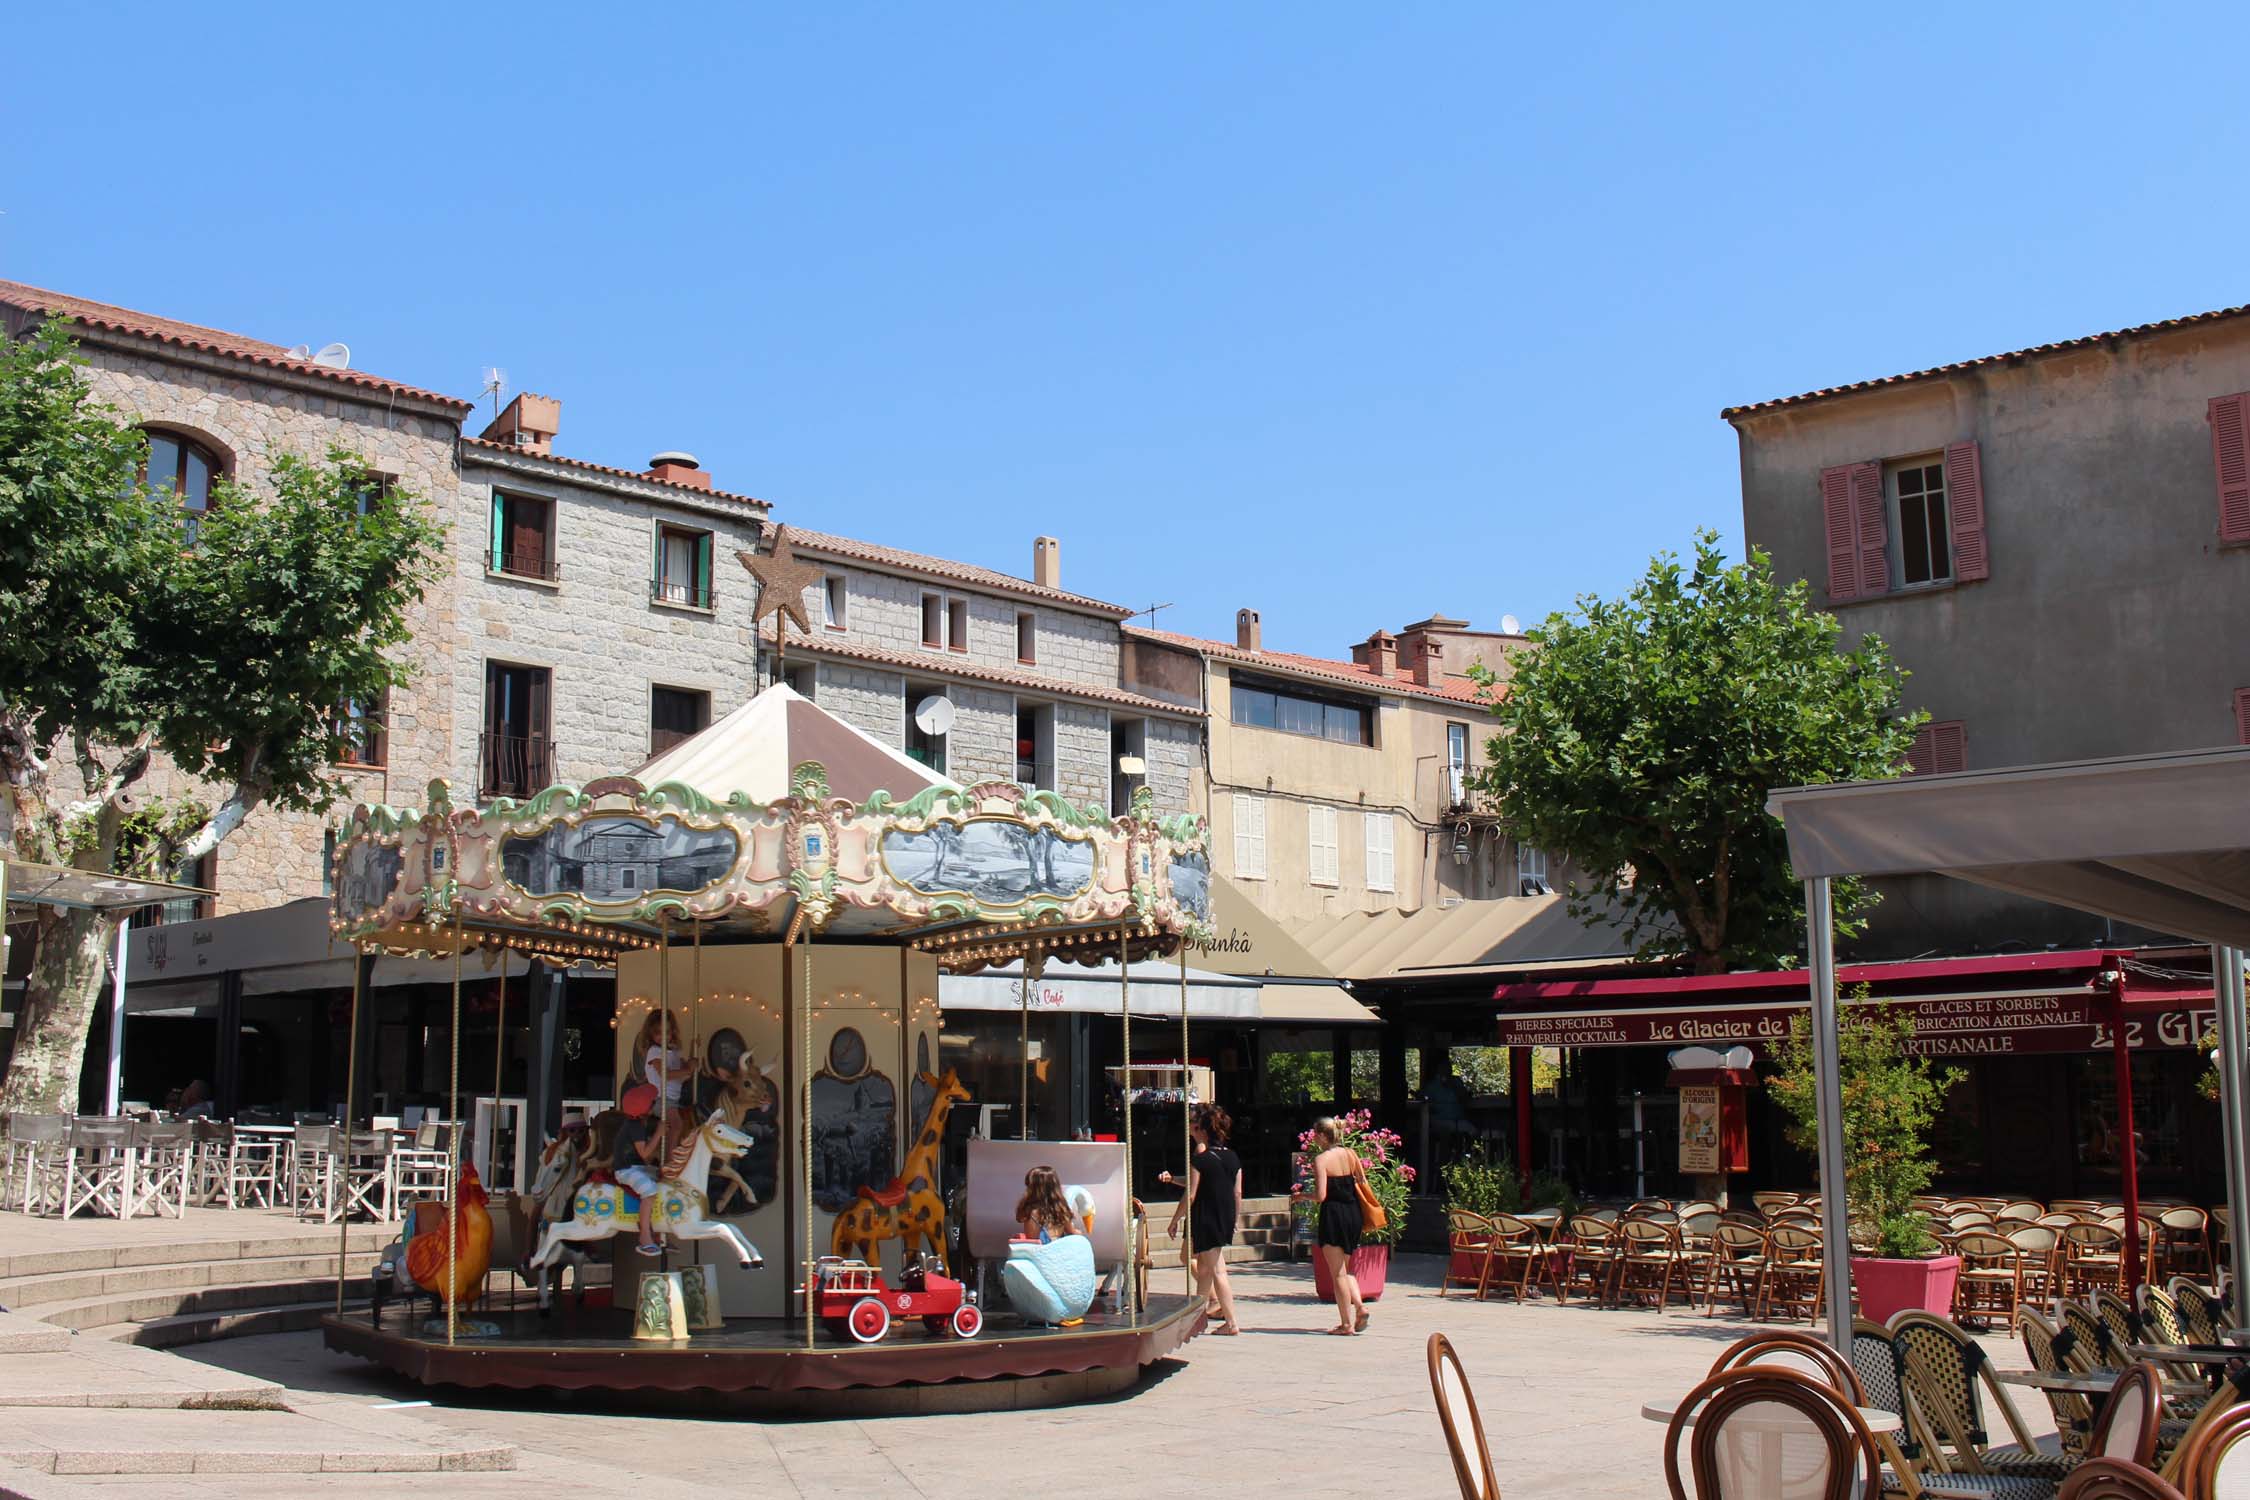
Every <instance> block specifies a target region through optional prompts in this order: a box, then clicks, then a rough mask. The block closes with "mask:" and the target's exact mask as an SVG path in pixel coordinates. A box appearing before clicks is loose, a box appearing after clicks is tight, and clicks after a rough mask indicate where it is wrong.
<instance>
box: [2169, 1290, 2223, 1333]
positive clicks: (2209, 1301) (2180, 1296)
mask: <svg viewBox="0 0 2250 1500" xmlns="http://www.w3.org/2000/svg"><path fill="white" fill-rule="evenodd" d="M2165 1290H2166V1291H2168V1292H2170V1293H2171V1294H2172V1305H2173V1306H2174V1307H2176V1308H2178V1309H2179V1314H2180V1328H2181V1329H2182V1330H2183V1331H2184V1332H2185V1333H2186V1334H2187V1336H2188V1342H2190V1343H2194V1344H2216V1343H2217V1342H2219V1335H2220V1333H2221V1332H2222V1331H2224V1330H2225V1329H2227V1328H2229V1327H2231V1326H2233V1325H2232V1324H2231V1323H2230V1322H2227V1321H2225V1320H2226V1319H2228V1318H2229V1317H2230V1316H2231V1315H2230V1314H2229V1313H2228V1312H2227V1305H2226V1302H2225V1300H2224V1299H2222V1298H2220V1297H2219V1296H2218V1295H2216V1294H2215V1293H2213V1292H2212V1291H2211V1290H2210V1289H2209V1288H2207V1287H2205V1286H2203V1285H2202V1284H2201V1283H2199V1282H2196V1281H2192V1280H2190V1279H2189V1278H2187V1277H2185V1276H2175V1277H2173V1278H2172V1280H2171V1282H2170V1284H2169V1285H2167V1286H2166V1287H2165Z"/></svg>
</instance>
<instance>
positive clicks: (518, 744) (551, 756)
mask: <svg viewBox="0 0 2250 1500" xmlns="http://www.w3.org/2000/svg"><path fill="white" fill-rule="evenodd" d="M554 784H555V746H554V742H553V741H552V740H550V739H548V738H547V737H546V736H545V735H543V734H539V735H521V734H491V733H486V734H480V735H478V736H477V790H478V793H479V794H480V795H482V796H486V797H528V796H530V795H531V794H532V793H533V792H538V791H544V790H546V789H547V788H548V787H550V786H553V785H554Z"/></svg>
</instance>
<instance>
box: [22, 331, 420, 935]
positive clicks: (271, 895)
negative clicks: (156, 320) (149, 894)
mask: <svg viewBox="0 0 2250 1500" xmlns="http://www.w3.org/2000/svg"><path fill="white" fill-rule="evenodd" d="M28 321H29V320H28V319H25V318H23V317H22V316H20V315H17V314H14V313H13V312H11V315H10V316H9V318H8V319H7V322H6V330H7V332H8V333H9V334H11V335H13V334H15V333H18V332H20V331H21V330H22V328H23V327H24V326H25V324H26V323H27V322H28ZM72 332H73V335H74V336H75V337H76V338H77V340H78V345H79V354H80V357H81V358H82V359H83V360H84V361H85V368H84V371H83V374H84V376H85V379H86V381H87V384H88V385H89V387H90V388H91V389H92V391H93V393H94V395H95V396H97V397H98V398H99V399H101V400H102V401H104V402H106V403H107V404H109V405H110V406H112V407H114V408H116V409H117V410H118V411H119V412H121V413H123V414H125V415H126V416H127V417H129V418H130V419H132V420H134V421H136V422H139V423H142V424H145V425H147V426H149V427H150V428H152V429H168V430H170V431H173V432H177V433H180V434H183V435H185V436H187V437H191V438H193V439H194V440H195V441H197V442H198V443H200V444H201V445H202V446H204V447H206V448H208V449H211V450H212V451H213V452H214V454H215V455H216V456H217V457H219V458H220V460H221V461H222V463H223V464H224V466H225V467H226V471H227V477H228V478H229V479H231V480H232V481H233V482H234V483H236V484H238V485H241V486H243V487H244V488H246V489H248V490H250V491H251V492H252V493H267V492H270V484H271V480H270V474H271V472H272V467H273V463H274V460H276V459H277V458H279V457H280V456H282V455H283V454H295V455H297V456H298V457H301V458H306V459H314V460H318V459H320V458H322V457H324V456H325V455H326V453H327V452H328V450H329V449H330V448H331V447H337V448H343V449H345V450H348V451H349V452H352V453H354V454H357V455H358V456H359V457H360V458H362V459H363V460H364V461H365V462H366V464H367V466H368V467H369V468H370V469H373V470H374V471H376V472H378V473H381V474H384V475H387V476H389V477H390V478H391V479H392V480H393V482H394V483H395V484H396V485H397V486H398V488H399V489H401V490H402V491H405V492H408V493H411V494H413V495H415V496H417V497H420V498H422V499H424V500H427V501H430V502H431V503H433V504H435V505H437V506H439V507H440V508H441V509H444V510H446V511H447V512H450V509H451V506H452V504H453V502H454V496H455V493H456V491H457V490H458V479H457V474H456V469H455V450H454V439H455V438H456V436H457V435H458V433H459V430H460V429H459V410H460V408H459V407H457V406H454V405H452V404H451V403H446V402H442V401H439V400H436V399H431V398H427V397H418V398H410V397H407V396H403V395H401V396H398V397H396V398H393V397H392V396H390V395H389V394H388V393H385V392H380V391H373V390H369V389H366V388H363V387H354V386H350V385H346V384H344V383H342V382H339V381H332V380H328V379H325V378H323V377H321V376H317V375H307V374H299V373H296V372H292V371H289V370H286V369H273V368H261V367H259V366H254V365H252V364H250V363H248V362H246V361H244V360H240V359H233V358H227V357H225V356H221V355H217V354H207V353H202V352H199V351H197V350H193V349H189V348H183V347H180V346H177V345H173V344H164V343H159V342H157V341H155V340H153V339H147V338H140V337H136V336H133V335H129V334H123V333H116V332H111V331H109V330H104V329H97V328H90V327H78V328H74V329H73V330H72ZM457 609H458V601H457V598H456V595H455V590H454V588H453V584H452V581H451V578H450V577H448V578H445V579H441V580H440V582H438V583H437V584H436V585H434V586H433V587H432V588H431V589H430V590H429V592H428V593H427V594H425V595H424V596H423V598H422V600H421V601H420V603H419V604H418V605H416V606H415V607H414V608H413V609H412V611H411V612H410V614H409V620H410V624H411V627H412V629H413V632H414V639H413V642H412V643H411V644H410V645H409V646H408V647H407V648H406V649H407V660H408V663H409V665H410V667H411V668H412V670H413V674H414V676H413V680H412V681H411V682H410V683H409V684H408V685H407V686H405V687H402V688H398V689H395V690H394V691H393V692H392V694H391V701H390V705H389V716H388V731H389V732H388V735H387V739H388V745H389V754H388V756H387V757H386V758H387V760H388V764H387V765H386V766H384V767H381V768H369V769H365V770H359V769H354V770H351V771H348V772H346V773H344V774H345V779H346V781H347V783H348V784H349V785H350V787H351V788H352V790H351V792H350V793H349V794H348V795H349V796H350V797H352V798H355V799H356V798H367V799H370V800H388V801H405V802H414V801H419V800H420V797H421V793H422V789H423V787H424V786H425V785H426V784H427V783H428V781H429V780H430V778H431V777H433V776H437V775H441V774H443V773H444V772H445V770H446V768H447V760H446V755H445V751H444V747H445V745H446V744H447V742H448V740H449V738H450V736H451V732H452V725H453V714H454V706H453V699H452V694H451V684H450V678H451V675H452V674H451V656H452V646H451V643H452V641H453V638H454V622H455V618H456V613H457ZM57 769H58V772H60V773H61V775H60V776H59V778H58V779H59V780H60V781H62V782H63V783H64V784H68V783H69V782H70V781H71V780H73V779H74V777H75V772H74V771H65V770H64V769H63V768H62V767H60V766H58V768H57ZM141 787H142V789H143V791H144V793H145V794H146V795H148V796H151V797H171V796H180V795H186V794H193V795H196V796H198V797H200V798H203V799H204V800H207V801H210V802H214V803H215V802H216V801H218V800H219V799H220V798H221V797H223V796H224V795H225V793H226V791H227V788H224V787H211V786H198V785H195V784H194V783H192V782H191V781H190V780H189V779H188V778H186V777H184V776H182V775H180V774H179V773H178V772H177V771H175V770H174V769H173V768H172V767H171V766H170V765H169V764H167V763H165V762H163V761H162V760H159V761H158V762H157V764H156V765H155V766H154V768H152V769H151V771H150V772H149V774H148V775H147V776H146V777H145V778H144V779H143V781H142V783H141ZM328 825H329V820H328V818H326V817H325V816H323V815H320V814H314V813H290V812H284V811H281V810H280V809H277V808H273V807H262V808H259V809H258V810H257V811H255V812H253V813H252V814H251V815H250V816H249V817H248V818H247V819H246V820H245V821H244V822H243V824H242V826H241V827H240V828H238V829H236V830H235V832H234V833H233V834H232V835H231V836H230V837H229V838H228V839H227V840H226V842H225V843H223V844H222V845H221V846H220V847H219V851H218V855H217V858H216V861H215V869H214V872H213V874H212V880H213V883H214V885H215V886H216V888H217V890H218V892H219V897H218V901H217V909H218V911H220V912H221V913H225V912H232V911H242V910H250V909H255V908H258V907H264V906H270V905H275V904H278V903H280V902H283V901H290V900H294V899H297V898H298V897H302V896H319V895H321V894H323V887H324V881H325V876H326V860H325V857H324V850H325V832H326V829H327V827H328Z"/></svg>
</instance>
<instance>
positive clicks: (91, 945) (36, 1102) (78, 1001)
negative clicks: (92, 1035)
mask: <svg viewBox="0 0 2250 1500" xmlns="http://www.w3.org/2000/svg"><path fill="white" fill-rule="evenodd" d="M120 920H121V919H120ZM38 934H39V935H38V940H37V941H38V948H37V950H36V951H35V952H34V953H33V955H32V960H31V974H30V977H29V978H28V979H27V980H26V982H25V984H24V991H23V1009H22V1011H21V1012H20V1013H19V1014H18V1016H17V1018H16V1046H15V1051H14V1053H13V1055H11V1056H10V1057H9V1059H8V1075H7V1077H6V1079H5V1080H0V1114H15V1113H22V1114H45V1115H52V1114H75V1113H77V1110H78V1075H79V1073H80V1071H81V1069H82V1068H83V1066H84V1063H85V1060H86V1033H87V1031H88V1030H89V1028H90V1026H91V1023H92V1021H93V1017H94V1007H95V1006H96V1005H97V1004H98V1003H100V1000H101V994H102V981H103V980H104V979H105V978H106V977H107V976H106V965H105V964H104V962H103V961H104V959H106V958H107V957H108V955H109V953H110V951H111V949H112V947H113V946H114V945H115V943H116V941H117V925H116V921H114V920H112V919H110V918H108V917H104V916H102V915H100V914H99V913H97V912H90V911H80V910H77V909H75V908H71V907H53V908H48V909H46V910H44V911H42V912H41V913H40V916H39V918H38Z"/></svg>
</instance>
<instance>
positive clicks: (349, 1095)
mask: <svg viewBox="0 0 2250 1500" xmlns="http://www.w3.org/2000/svg"><path fill="white" fill-rule="evenodd" d="M366 995H367V955H366V954H364V953H359V952H354V953H353V955H352V1024H351V1028H350V1029H349V1030H348V1031H346V1032H345V1033H344V1035H345V1036H346V1038H348V1040H347V1041H346V1042H345V1043H344V1046H345V1049H346V1051H347V1053H348V1054H349V1055H348V1056H346V1058H345V1059H344V1201H345V1202H346V1203H350V1202H351V1201H352V1121H353V1120H354V1119H355V1118H356V1116H355V1115H354V1113H353V1111H354V1110H355V1109H356V1108H357V1107H358V1104H359V1008H360V1006H361V1005H362V1004H363V1003H364V1002H365V1000H366ZM369 1061H370V1062H372V1061H373V1059H372V1058H370V1059H369ZM351 1248H352V1216H351V1215H350V1214H338V1215H337V1216H336V1316H337V1317H339V1318H341V1317H342V1316H343V1315H344V1266H345V1263H346V1261H347V1260H348V1259H349V1257H350V1255H351Z"/></svg>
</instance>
